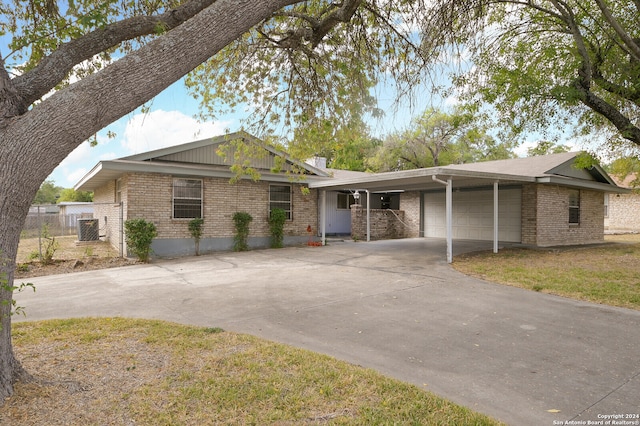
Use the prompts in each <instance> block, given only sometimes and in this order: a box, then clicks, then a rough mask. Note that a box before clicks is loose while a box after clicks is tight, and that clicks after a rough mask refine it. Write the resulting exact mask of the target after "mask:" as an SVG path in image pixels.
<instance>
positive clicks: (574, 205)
mask: <svg viewBox="0 0 640 426" xmlns="http://www.w3.org/2000/svg"><path fill="white" fill-rule="evenodd" d="M579 224H580V191H579V190H577V189H572V190H570V191H569V225H579Z"/></svg>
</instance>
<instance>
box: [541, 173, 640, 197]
mask: <svg viewBox="0 0 640 426" xmlns="http://www.w3.org/2000/svg"><path fill="white" fill-rule="evenodd" d="M536 181H537V182H538V183H541V184H552V185H562V186H570V187H574V188H584V189H592V190H596V191H602V192H611V193H617V194H627V193H629V192H631V191H630V190H628V189H626V188H620V187H619V186H617V185H616V184H615V183H611V184H607V183H602V182H595V181H587V180H579V179H571V178H567V177H563V176H542V177H539V178H537V179H536Z"/></svg>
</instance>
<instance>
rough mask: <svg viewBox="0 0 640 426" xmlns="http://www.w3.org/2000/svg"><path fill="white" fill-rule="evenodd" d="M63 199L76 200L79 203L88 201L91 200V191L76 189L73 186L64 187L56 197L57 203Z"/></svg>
mask: <svg viewBox="0 0 640 426" xmlns="http://www.w3.org/2000/svg"><path fill="white" fill-rule="evenodd" d="M64 201H76V202H81V203H89V202H91V201H93V192H91V191H76V190H75V189H73V188H65V189H63V190H62V191H60V197H58V201H57V202H58V203H61V202H64Z"/></svg>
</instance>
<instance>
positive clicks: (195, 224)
mask: <svg viewBox="0 0 640 426" xmlns="http://www.w3.org/2000/svg"><path fill="white" fill-rule="evenodd" d="M202 225H204V219H202V218H201V217H198V218H196V219H193V220H190V221H189V233H190V234H191V236H192V237H193V240H194V241H195V243H196V256H200V237H202Z"/></svg>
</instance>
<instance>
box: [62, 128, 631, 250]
mask: <svg viewBox="0 0 640 426" xmlns="http://www.w3.org/2000/svg"><path fill="white" fill-rule="evenodd" d="M236 139H243V140H245V141H249V142H251V143H254V144H255V145H257V146H260V147H261V149H263V150H264V154H265V155H263V156H261V157H258V158H252V159H249V160H248V161H249V163H250V165H251V166H252V167H253V168H255V169H256V170H258V171H259V172H260V174H261V178H260V180H259V181H253V180H251V179H249V178H246V179H240V180H239V181H238V182H237V183H230V179H231V178H232V177H233V176H234V175H233V174H232V172H231V171H230V169H229V167H230V165H231V163H230V161H229V160H227V159H225V158H224V157H222V156H220V155H219V154H218V149H219V148H220V147H221V146H222V145H224V144H227V143H229V142H231V141H233V140H236ZM233 154H234V153H233V152H230V155H228V156H227V158H233ZM576 156H577V154H576V153H563V154H554V155H549V156H544V157H531V158H521V159H513V160H501V161H490V162H484V163H475V164H462V165H450V166H445V167H434V168H427V169H417V170H408V171H401V172H390V173H359V172H347V171H339V170H330V169H326V168H325V167H324V165H323V164H319V165H317V167H316V166H312V165H311V164H306V163H299V162H296V161H292V160H290V159H288V158H287V157H286V156H285V155H284V154H283V153H281V152H278V151H276V150H274V149H272V148H269V147H266V146H265V145H264V144H262V143H261V142H260V141H259V140H257V139H256V138H254V137H252V136H251V135H249V134H247V133H244V132H238V133H233V134H228V135H224V136H220V137H216V138H211V139H205V140H201V141H195V142H190V143H186V144H182V145H176V146H172V147H169V148H164V149H159V150H155V151H150V152H145V153H141V154H137V155H132V156H129V157H124V158H120V159H117V160H111V161H101V162H99V163H98V164H97V165H96V166H95V167H94V168H93V169H92V170H91V171H90V172H89V173H88V174H87V175H85V176H84V177H83V178H82V179H81V180H80V181H79V182H78V184H77V185H76V186H75V189H76V190H83V191H87V190H92V191H94V201H95V203H96V211H95V216H94V217H95V218H97V219H99V227H100V229H101V230H103V231H102V233H103V235H102V236H101V237H102V238H104V239H106V240H109V241H111V243H112V244H113V245H114V246H116V247H117V246H118V245H122V239H121V238H120V237H119V236H120V235H121V232H122V231H121V229H120V224H121V222H122V221H125V220H127V219H133V218H144V219H146V220H148V221H152V222H153V223H155V224H156V226H157V229H158V237H157V238H156V239H155V240H154V242H153V245H152V248H153V250H154V252H155V253H156V254H157V255H159V256H172V255H184V254H192V253H193V252H194V243H193V239H192V238H191V237H190V234H189V231H188V228H187V225H188V222H189V221H190V220H191V219H192V218H194V217H202V218H204V233H203V237H202V240H201V242H200V250H201V251H202V252H208V251H216V250H228V249H230V248H231V247H232V245H233V235H234V225H233V220H232V216H233V213H235V212H238V211H244V212H248V213H250V214H251V215H252V216H253V222H252V223H251V226H250V239H249V243H250V246H252V247H265V246H267V245H268V241H269V231H268V221H267V219H268V215H269V212H270V210H271V209H272V208H275V207H281V208H283V209H284V210H285V211H286V212H287V215H288V220H287V223H286V225H285V234H286V236H285V244H288V245H293V244H303V243H305V242H306V241H308V239H309V238H311V235H310V233H309V232H308V231H307V230H308V228H309V227H311V229H312V233H313V236H314V237H315V236H316V235H317V236H319V237H321V239H322V240H323V241H324V239H325V238H326V236H327V235H329V234H331V233H340V234H345V233H346V234H351V235H353V236H354V237H357V238H359V239H362V240H369V239H381V238H415V237H435V238H447V239H448V241H451V240H453V239H475V240H488V241H491V240H494V246H495V250H497V242H498V241H508V242H516V243H522V244H526V245H532V246H553V245H566V244H586V243H594V242H601V241H603V238H604V237H603V234H604V226H603V223H604V194H605V193H607V192H609V193H617V192H624V190H622V189H620V188H619V187H617V186H616V185H615V183H614V182H613V181H612V180H611V178H610V177H609V176H608V175H607V174H606V172H604V170H602V169H601V168H600V167H598V166H595V167H592V168H590V169H576V168H575V167H573V163H574V161H575V158H576ZM275 166H279V169H280V170H281V171H275V170H274V167H275ZM291 171H295V172H296V173H294V174H296V176H298V177H297V178H292V174H290V173H287V172H291ZM300 178H302V179H300ZM303 189H304V191H303ZM447 194H449V195H450V202H448V201H447V200H448V198H449V197H448V196H447ZM103 203H107V204H103ZM494 205H497V206H498V208H497V209H495V208H494ZM449 224H450V225H449ZM123 252H126V248H125V249H124V251H123ZM448 254H449V253H448Z"/></svg>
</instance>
